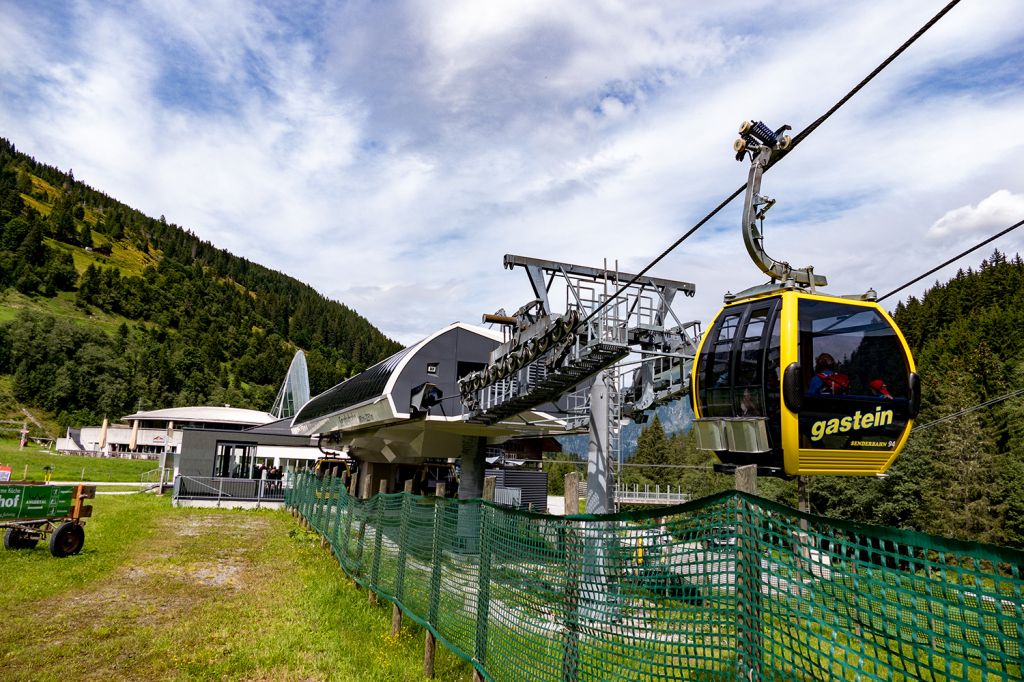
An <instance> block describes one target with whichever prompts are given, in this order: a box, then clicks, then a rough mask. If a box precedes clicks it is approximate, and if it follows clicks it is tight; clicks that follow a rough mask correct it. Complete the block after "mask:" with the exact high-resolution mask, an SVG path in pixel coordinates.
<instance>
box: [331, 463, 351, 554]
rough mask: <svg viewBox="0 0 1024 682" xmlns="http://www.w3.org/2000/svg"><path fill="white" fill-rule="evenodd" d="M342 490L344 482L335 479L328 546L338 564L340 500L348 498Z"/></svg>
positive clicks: (343, 489)
mask: <svg viewBox="0 0 1024 682" xmlns="http://www.w3.org/2000/svg"><path fill="white" fill-rule="evenodd" d="M344 492H345V482H344V481H343V480H341V479H337V481H336V485H335V487H334V492H333V495H334V500H335V501H334V522H333V523H332V524H331V529H332V530H331V536H330V540H329V543H330V546H331V552H332V553H333V554H334V557H335V558H336V559H338V563H339V564H340V563H341V556H340V552H339V551H338V536H339V535H340V534H341V512H342V504H341V501H342V500H343V499H344V500H346V503H347V500H348V497H347V496H343V495H342V494H343V493H344Z"/></svg>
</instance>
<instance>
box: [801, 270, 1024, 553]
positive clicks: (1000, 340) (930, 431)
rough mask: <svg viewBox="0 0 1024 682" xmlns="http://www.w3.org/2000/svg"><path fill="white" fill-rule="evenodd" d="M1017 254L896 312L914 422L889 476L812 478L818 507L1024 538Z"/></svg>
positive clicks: (1023, 276)
mask: <svg viewBox="0 0 1024 682" xmlns="http://www.w3.org/2000/svg"><path fill="white" fill-rule="evenodd" d="M1022 306H1024V261H1022V260H1021V258H1020V256H1017V257H1015V258H1013V259H1012V260H1010V259H1007V257H1006V256H1004V255H1003V254H1001V253H999V252H998V251H997V252H995V253H994V254H993V255H992V256H991V257H990V258H988V259H986V260H985V261H983V262H982V263H981V267H980V268H978V269H977V270H972V269H968V270H967V271H960V272H958V273H957V275H956V277H954V278H953V279H952V280H950V281H949V282H946V283H945V284H938V283H936V285H935V286H934V287H932V288H931V289H930V290H928V291H927V292H926V293H925V294H924V296H923V297H922V298H921V299H920V300H918V299H916V298H911V299H910V300H909V301H908V302H907V303H905V304H900V305H899V306H898V307H897V309H896V311H895V318H896V321H897V323H898V324H899V325H900V327H901V328H902V330H903V332H904V334H906V337H907V341H908V342H909V343H910V346H911V348H912V349H913V350H914V354H915V358H916V361H917V363H918V373H919V374H920V375H921V378H922V383H923V389H922V396H923V401H922V407H921V414H920V415H919V417H918V420H917V428H916V430H915V431H914V432H913V433H912V434H911V436H910V440H909V442H908V444H907V447H906V449H905V450H904V451H903V453H902V454H901V455H900V456H899V457H898V458H897V460H896V463H895V464H894V465H893V467H892V468H891V469H890V471H889V475H888V477H887V478H885V479H881V480H875V479H867V480H866V479H841V478H816V479H813V480H812V481H811V486H810V492H811V504H812V510H813V511H815V512H819V513H823V514H827V515H830V516H839V517H842V518H852V519H858V520H864V521H869V522H873V523H880V524H885V525H890V526H903V527H909V528H916V529H918V530H923V531H926V532H930V533H936V534H940V535H945V536H948V537H956V538H963V539H970V540H979V541H985V542H994V543H998V544H1004V545H1013V546H1018V547H1020V546H1024V395H1022V396H1017V397H1013V398H1010V399H1008V400H1003V401H1000V402H996V403H994V404H992V405H991V406H988V407H984V408H981V409H978V410H975V411H971V412H967V413H965V414H962V415H959V416H956V417H953V418H951V419H949V420H946V421H943V422H939V423H936V424H933V425H930V426H927V428H921V427H924V426H925V425H928V424H929V423H930V422H934V421H935V420H937V419H940V418H942V417H946V416H948V415H954V414H956V413H958V412H960V411H962V410H966V409H968V408H972V407H974V406H977V405H980V404H982V403H985V402H986V401H989V400H993V399H997V398H1000V397H1002V396H1005V395H1007V394H1009V393H1012V392H1013V391H1015V390H1017V389H1020V388H1024V307H1022Z"/></svg>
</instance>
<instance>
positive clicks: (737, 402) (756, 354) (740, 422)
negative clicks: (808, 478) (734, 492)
mask: <svg viewBox="0 0 1024 682" xmlns="http://www.w3.org/2000/svg"><path fill="white" fill-rule="evenodd" d="M780 310H781V298H780V297H779V296H771V297H767V298H761V299H755V300H752V301H748V302H743V303H736V304H733V305H729V306H726V307H725V308H723V309H722V311H721V312H720V313H719V315H718V317H717V318H716V319H715V321H714V322H713V323H712V325H711V328H710V329H709V330H708V332H707V334H705V335H704V338H703V340H702V342H701V345H700V348H699V349H698V352H697V358H698V359H697V363H696V364H695V367H694V374H693V376H692V382H693V386H694V393H693V396H694V406H693V407H694V414H695V415H696V416H697V421H696V426H697V437H698V442H699V447H701V448H702V449H708V450H714V451H715V454H716V455H718V458H719V459H720V460H721V461H722V463H723V464H730V465H742V464H757V465H758V467H759V468H760V469H762V470H763V471H765V473H770V472H771V471H773V470H778V472H779V473H781V469H782V433H781V430H780V417H781V414H780V409H781V400H780V388H779V366H780V364H779V363H780V359H781V354H780V348H779V343H780V331H779V322H780V319H779V312H780Z"/></svg>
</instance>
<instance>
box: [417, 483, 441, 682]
mask: <svg viewBox="0 0 1024 682" xmlns="http://www.w3.org/2000/svg"><path fill="white" fill-rule="evenodd" d="M444 492H445V491H444V483H438V484H437V489H436V490H435V491H434V545H433V547H432V552H431V557H430V599H429V606H428V607H427V624H428V625H429V626H430V627H432V628H436V627H437V609H438V607H439V606H440V602H441V556H442V555H441V527H442V526H443V525H444V513H445V506H446V500H445V497H444ZM436 646H437V643H436V641H435V639H434V633H433V632H431V631H430V628H427V635H426V639H425V641H424V645H423V674H424V675H425V676H426V677H433V676H434V648H435V647H436Z"/></svg>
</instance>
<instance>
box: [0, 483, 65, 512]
mask: <svg viewBox="0 0 1024 682" xmlns="http://www.w3.org/2000/svg"><path fill="white" fill-rule="evenodd" d="M74 496H75V488H74V486H67V485H9V484H8V485H4V484H2V483H0V521H2V520H10V519H47V518H53V517H58V516H67V515H68V514H70V513H71V504H72V502H73V498H74Z"/></svg>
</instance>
